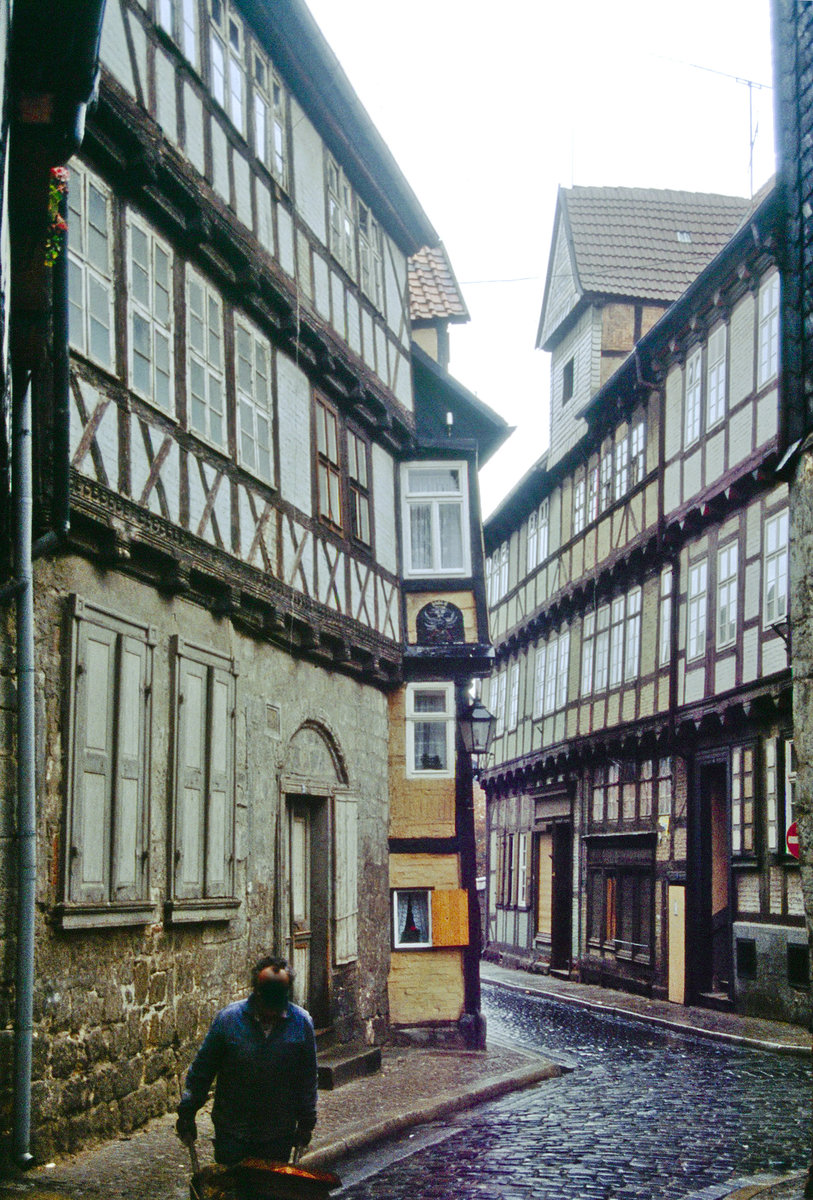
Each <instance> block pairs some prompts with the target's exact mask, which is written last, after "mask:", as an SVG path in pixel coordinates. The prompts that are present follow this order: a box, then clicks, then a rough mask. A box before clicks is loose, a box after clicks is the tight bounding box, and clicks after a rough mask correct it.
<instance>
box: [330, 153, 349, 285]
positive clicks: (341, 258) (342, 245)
mask: <svg viewBox="0 0 813 1200" xmlns="http://www.w3.org/2000/svg"><path fill="white" fill-rule="evenodd" d="M325 182H326V187H327V209H328V214H327V215H328V242H329V248H330V253H331V254H332V255H333V257H334V258H335V259H336V261H337V262H339V263H341V265H342V266H343V267H344V269H345V271H347V274H348V275H349V276H350V278H351V279H355V278H356V215H355V208H356V205H355V197H354V195H353V189H352V188H351V186H350V184H349V183H348V181H347V177H346V175H345V173H344V171H343V170H342V169H341V167H340V166H339V164H338V163H337V162H336V160H335V158H333V156H332V155H330V154H326V165H325Z"/></svg>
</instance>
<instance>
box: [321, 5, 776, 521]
mask: <svg viewBox="0 0 813 1200" xmlns="http://www.w3.org/2000/svg"><path fill="white" fill-rule="evenodd" d="M307 2H308V4H309V7H310V9H311V11H312V13H313V15H314V17H315V18H316V20H317V22H318V23H319V25H320V27H321V29H322V31H323V33H324V34H325V37H326V38H327V40H328V42H329V43H330V45H331V46H332V48H333V50H334V51H335V53H336V55H337V57H338V59H339V61H340V62H341V64H342V66H343V67H344V69H345V71H346V72H347V75H348V76H349V78H350V81H351V83H352V84H353V86H354V87H355V89H356V92H357V93H358V95H359V97H360V99H361V101H362V103H363V104H364V105H365V107H366V108H367V110H368V112H369V113H370V116H371V117H372V119H373V121H374V122H375V124H376V125H377V126H378V128H379V130H380V132H381V134H382V135H383V137H384V138H385V139H386V141H387V142H388V144H389V146H390V148H391V150H392V152H393V154H394V155H395V158H396V160H397V161H398V163H399V165H400V167H401V169H402V170H403V172H404V174H405V175H406V177H407V179H408V180H409V182H410V184H411V185H412V187H413V189H414V191H415V193H416V194H417V196H418V199H419V200H420V202H421V204H422V205H423V207H424V209H425V211H426V213H427V215H428V216H429V218H430V220H431V221H432V223H433V224H434V226H435V228H436V229H437V231H438V234H439V235H440V237H441V238H442V240H443V241H444V243H445V245H446V248H447V250H448V252H449V256H450V258H451V262H452V266H453V267H454V270H455V273H456V275H457V278H458V280H459V282H460V284H461V286H462V290H463V293H464V296H465V298H466V303H467V305H468V308H469V312H470V313H471V316H472V320H471V322H470V323H469V324H468V325H467V326H462V327H460V326H457V327H453V332H452V344H451V363H450V369H451V371H452V373H453V374H454V375H455V376H457V378H458V379H460V380H461V382H463V383H464V384H466V386H467V387H469V388H470V389H471V390H472V391H473V392H475V393H476V394H477V395H478V396H479V397H480V398H481V399H482V400H484V401H485V402H486V403H487V404H489V405H491V407H492V408H494V409H496V410H497V411H498V412H499V413H501V414H502V415H503V416H504V417H505V418H506V420H508V421H509V422H510V423H511V424H512V425H515V426H516V427H517V432H516V433H515V434H514V435H513V437H512V438H511V439H510V441H509V442H508V443H507V444H506V446H505V447H504V448H503V449H502V450H501V451H500V452H499V453H498V454H497V455H496V456H495V457H494V459H493V460H492V462H491V463H489V464H488V465H487V466H486V467H485V468H484V470H483V473H482V477H481V486H482V496H483V509H484V512H485V513H486V514H487V513H488V512H489V511H490V510H491V509H492V508H493V507H494V506H495V504H497V502H498V501H499V500H500V499H501V498H502V496H503V495H505V493H506V492H507V491H508V490H509V489H510V488H511V487H512V486H513V484H514V483H515V482H516V480H517V479H519V477H520V476H521V475H522V474H523V473H524V471H525V470H526V469H527V468H528V467H529V466H530V465H531V463H532V462H533V461H534V460H535V459H536V458H538V457H539V455H540V454H541V453H542V451H543V450H544V448H545V446H546V445H547V441H548V383H549V380H548V375H549V357H548V355H546V354H543V353H542V352H541V351H539V350H535V349H534V341H535V337H536V328H537V323H538V320H539V313H540V309H541V306H542V292H543V287H544V281H545V270H546V267H547V260H548V251H549V248H550V237H551V232H552V228H553V214H554V207H555V203H556V191H557V188H558V187H559V185H562V186H564V187H569V186H570V185H571V184H573V183H576V184H584V185H592V186H624V187H666V188H677V189H683V190H687V191H705V192H721V193H724V194H727V195H740V196H747V195H749V194H750V191H749V189H750V176H749V144H750V129H749V96H750V99H751V102H752V118H751V126H752V127H753V129H755V130H756V141H755V146H754V163H753V179H754V189H757V188H758V187H759V186H760V185H761V184H762V183H764V182H765V180H766V179H768V178H769V177H770V176H771V175H772V174H773V171H774V169H775V168H774V156H773V155H774V152H773V117H772V92H771V90H770V86H766V87H763V88H761V89H760V88H756V87H754V88H750V89H749V87H748V86H746V84H745V83H744V82H738V80H748V79H750V80H753V81H755V82H756V83H757V84H763V85H770V84H771V82H772V76H771V57H770V12H769V0H680V3H677V2H672V3H667V2H666V0H612V3H608V2H607V0H578V3H567V2H566V0H501V2H500V3H498V4H495V3H494V0H488V2H486V0H410V3H409V4H406V3H398V2H396V0H307ZM717 72H719V73H720V74H718V73H717ZM727 76H731V77H732V78H728V77H727Z"/></svg>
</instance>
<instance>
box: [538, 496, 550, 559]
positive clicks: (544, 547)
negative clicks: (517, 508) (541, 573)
mask: <svg viewBox="0 0 813 1200" xmlns="http://www.w3.org/2000/svg"><path fill="white" fill-rule="evenodd" d="M538 514H539V515H538V519H537V526H536V551H537V557H536V562H537V566H540V567H541V566H542V563H543V562H545V560H546V558H547V557H548V553H549V550H550V501H549V500H547V499H546V500H543V501H542V503H541V504H540V505H539V509H538Z"/></svg>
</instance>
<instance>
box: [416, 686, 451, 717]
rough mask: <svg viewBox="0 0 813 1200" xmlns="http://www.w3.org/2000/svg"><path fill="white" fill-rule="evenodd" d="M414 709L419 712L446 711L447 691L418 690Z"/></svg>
mask: <svg viewBox="0 0 813 1200" xmlns="http://www.w3.org/2000/svg"><path fill="white" fill-rule="evenodd" d="M413 704H414V710H415V712H419V713H445V712H446V692H445V690H444V691H436V690H432V691H428V690H427V691H416V692H415V697H414V700H413Z"/></svg>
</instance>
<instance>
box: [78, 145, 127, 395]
mask: <svg viewBox="0 0 813 1200" xmlns="http://www.w3.org/2000/svg"><path fill="white" fill-rule="evenodd" d="M91 188H92V189H93V190H94V191H95V192H96V193H97V194H98V195H99V196H100V198H101V200H102V201H103V203H104V209H105V228H104V231H102V230H100V229H99V228H98V226H97V225H94V224H93V223H92V220H91V213H90V204H89V192H90V190H91ZM68 221H69V225H70V236H69V238H68V272H69V280H70V282H69V314H70V344H71V348H72V349H74V350H76V351H77V352H78V353H79V354H83V355H85V356H86V357H87V358H90V359H92V360H93V362H96V363H98V364H99V366H101V367H105V368H106V369H107V370H108V371H114V370H115V365H116V344H115V310H114V306H113V294H114V286H113V195H112V192H111V191H110V188H109V187H107V185H106V184H104V183H103V182H102V181H101V179H99V178H98V177H97V176H96V175H94V174H93V173H92V172H91V171H88V170H87V169H86V168H85V167H82V166H80V165H79V164H78V163H76V164H72V165H71V169H70V179H69V183H68ZM92 236H93V237H94V240H97V239H98V240H104V241H105V242H106V246H105V254H104V259H105V261H104V262H102V261H100V258H99V256H95V255H94V257H95V259H96V261H92V258H91V250H90V239H91V237H92ZM97 299H98V300H101V302H102V303H101V306H100V307H101V309H103V310H104V311H105V312H106V316H107V326H106V333H107V350H106V352H105V353H104V354H103V355H102V354H99V353H96V352H94V349H93V340H94V339H93V334H94V330H95V329H96V328H98V329H100V330H104V329H105V325H104V324H103V323H102V321H100V320H99V319H98V317H99V316H100V315H101V312H100V311H99V308H98V307H97V308H96V314H95V315H94V300H97Z"/></svg>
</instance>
